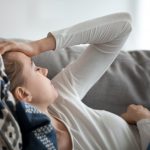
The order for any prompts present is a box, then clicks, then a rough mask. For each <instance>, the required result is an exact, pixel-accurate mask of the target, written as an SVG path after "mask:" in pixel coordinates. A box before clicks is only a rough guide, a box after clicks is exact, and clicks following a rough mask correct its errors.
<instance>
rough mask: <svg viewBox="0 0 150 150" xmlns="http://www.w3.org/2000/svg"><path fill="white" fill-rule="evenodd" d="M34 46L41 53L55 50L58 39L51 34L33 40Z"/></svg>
mask: <svg viewBox="0 0 150 150" xmlns="http://www.w3.org/2000/svg"><path fill="white" fill-rule="evenodd" d="M32 46H33V48H35V50H36V51H37V53H38V54H39V53H42V52H45V51H48V50H55V48H56V40H55V38H54V36H53V35H52V34H51V36H48V37H45V38H43V39H40V40H37V41H34V42H32Z"/></svg>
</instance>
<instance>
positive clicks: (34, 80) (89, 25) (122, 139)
mask: <svg viewBox="0 0 150 150" xmlns="http://www.w3.org/2000/svg"><path fill="white" fill-rule="evenodd" d="M130 31H131V18H130V16H129V14H127V13H116V14H111V15H108V16H104V17H101V18H97V19H93V20H89V21H86V22H83V23H80V24H77V25H74V26H72V27H69V28H65V29H62V30H59V31H54V32H50V33H49V34H48V36H47V37H46V38H43V39H41V40H37V41H33V42H30V43H23V42H15V41H9V40H3V41H1V42H0V53H1V54H3V59H4V64H5V67H6V73H7V75H8V77H9V79H10V83H11V86H10V90H11V92H12V93H13V95H14V97H15V99H16V100H21V101H23V102H26V103H28V104H31V105H33V106H35V107H36V108H38V110H40V111H41V112H42V113H44V114H45V115H47V116H48V117H49V119H50V120H51V122H52V125H53V127H54V129H55V133H56V137H57V146H56V147H55V148H54V147H53V148H54V149H57V148H58V149H59V150H71V149H74V150H140V149H142V150H145V149H148V145H149V142H150V133H149V132H148V131H150V111H149V110H148V109H147V108H144V107H143V106H141V105H134V104H132V105H130V106H129V107H128V108H127V112H125V113H124V114H122V116H121V117H120V116H117V115H115V114H113V113H110V112H107V111H104V110H94V109H91V108H89V107H87V106H86V105H85V104H84V103H83V102H82V98H83V97H84V96H85V94H86V93H87V92H88V90H89V89H90V88H91V87H92V86H93V85H94V84H95V83H96V82H97V81H98V79H99V78H100V77H101V76H102V75H103V74H104V72H105V71H106V70H107V69H108V67H109V66H110V65H111V64H112V62H113V61H114V59H115V58H116V56H117V55H118V53H119V51H120V49H121V47H122V46H123V44H124V43H125V41H126V39H127V38H128V36H129V34H130ZM87 43H88V44H89V45H88V46H87V47H86V49H85V51H84V53H83V54H82V55H81V56H80V57H79V58H78V59H77V60H76V61H75V62H74V63H71V64H69V65H68V66H67V67H66V68H65V69H63V70H62V71H61V72H60V73H58V74H57V75H56V76H55V77H54V78H53V79H52V80H51V81H50V80H49V79H48V78H47V74H48V70H47V69H46V68H41V67H38V66H36V65H35V64H34V62H33V61H32V60H31V57H32V56H35V55H38V54H39V53H41V52H44V51H47V50H58V49H61V48H66V47H71V46H74V45H79V44H87ZM108 94H109V92H108ZM130 124H136V125H137V126H136V128H132V127H131V126H130Z"/></svg>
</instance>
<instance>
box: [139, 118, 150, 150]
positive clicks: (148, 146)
mask: <svg viewBox="0 0 150 150" xmlns="http://www.w3.org/2000/svg"><path fill="white" fill-rule="evenodd" d="M137 127H138V130H139V134H140V139H141V146H142V150H150V132H149V131H150V119H142V120H140V121H138V122H137Z"/></svg>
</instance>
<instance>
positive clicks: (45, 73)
mask: <svg viewBox="0 0 150 150" xmlns="http://www.w3.org/2000/svg"><path fill="white" fill-rule="evenodd" d="M42 73H43V75H44V76H46V77H47V75H48V69H47V68H42Z"/></svg>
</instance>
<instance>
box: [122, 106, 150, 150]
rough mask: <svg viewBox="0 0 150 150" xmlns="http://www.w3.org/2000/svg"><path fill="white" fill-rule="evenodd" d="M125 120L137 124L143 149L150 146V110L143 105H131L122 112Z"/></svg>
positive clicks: (145, 149) (146, 149)
mask: <svg viewBox="0 0 150 150" xmlns="http://www.w3.org/2000/svg"><path fill="white" fill-rule="evenodd" d="M122 117H123V119H124V120H126V121H127V122H128V123H130V124H137V127H138V130H139V134H140V139H141V146H142V150H149V149H148V147H149V148H150V132H149V131H150V111H149V110H148V109H147V108H145V107H143V106H142V105H134V104H132V105H129V106H128V108H127V112H125V113H123V114H122Z"/></svg>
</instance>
